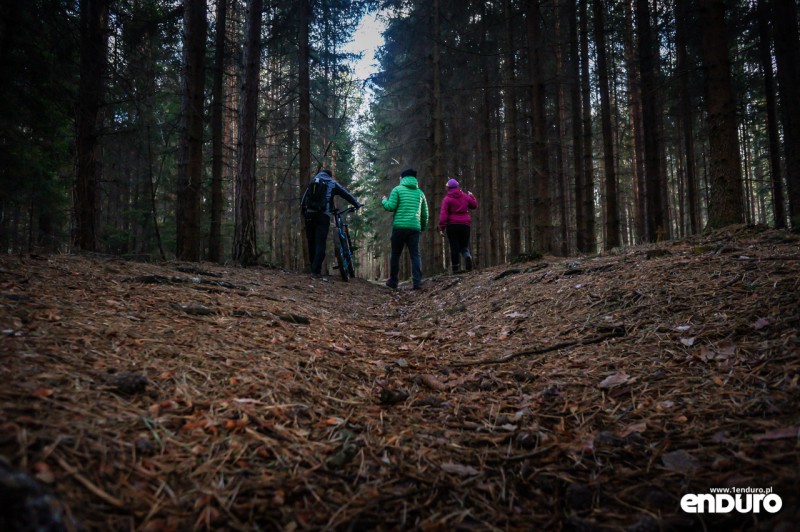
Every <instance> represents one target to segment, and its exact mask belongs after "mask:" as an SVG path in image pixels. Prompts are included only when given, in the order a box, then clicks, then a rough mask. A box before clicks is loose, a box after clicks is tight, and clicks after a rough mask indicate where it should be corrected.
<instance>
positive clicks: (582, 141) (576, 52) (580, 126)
mask: <svg viewBox="0 0 800 532" xmlns="http://www.w3.org/2000/svg"><path fill="white" fill-rule="evenodd" d="M578 3H579V4H580V9H579V14H578V13H576V12H575V2H574V0H570V9H569V20H570V51H571V55H572V58H571V62H570V73H571V76H572V82H571V83H572V85H571V94H572V143H573V145H574V153H573V157H574V161H575V162H574V165H575V225H576V239H575V245H576V247H577V249H578V252H579V253H593V252H594V251H595V250H596V247H597V242H596V239H595V235H594V183H593V177H592V157H591V152H592V122H591V120H592V119H591V107H590V102H589V37H588V31H587V24H588V14H587V0H578ZM576 18H577V19H578V20H579V21H580V29H578V23H577V22H578V21H576ZM587 153H588V157H587Z"/></svg>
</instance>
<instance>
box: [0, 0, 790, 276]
mask: <svg viewBox="0 0 800 532" xmlns="http://www.w3.org/2000/svg"><path fill="white" fill-rule="evenodd" d="M369 12H378V13H380V14H381V16H383V17H385V20H386V24H387V26H386V28H387V29H386V33H385V39H386V42H385V45H384V46H383V47H382V48H381V50H380V52H379V64H380V71H379V72H378V73H377V74H375V75H374V76H373V77H371V78H370V79H368V80H361V79H355V78H354V74H353V71H352V66H351V65H352V63H351V61H350V60H351V59H352V57H349V56H348V55H347V54H346V53H344V51H343V49H344V44H345V43H347V42H348V41H349V40H350V38H351V36H352V34H353V31H354V30H355V28H356V26H357V24H358V22H359V20H360V19H361V17H362V16H363V15H364V14H365V13H369ZM798 12H800V7H799V5H798V2H797V1H796V0H730V1H723V0H667V1H657V2H653V1H649V0H621V1H613V2H612V1H605V0H591V1H589V0H577V1H576V0H484V1H469V0H405V1H403V0H385V1H376V0H371V1H368V0H362V1H359V0H352V1H349V0H247V1H244V0H210V1H207V0H184V1H183V2H180V1H170V0H78V1H75V0H72V1H70V0H28V1H26V2H15V1H10V2H3V3H2V5H0V76H2V79H1V80H0V246H2V251H3V252H5V253H21V252H74V251H88V252H100V253H110V254H117V255H124V256H133V257H138V258H145V259H152V260H164V259H172V258H177V259H179V260H186V261H203V260H207V261H214V262H225V261H234V262H238V263H240V264H242V265H252V264H269V265H272V266H275V267H281V268H286V269H290V270H303V269H304V268H305V267H306V264H307V259H306V257H305V255H306V254H307V251H306V246H305V245H304V242H303V238H304V236H303V231H302V217H301V214H300V209H299V204H298V202H299V198H300V196H301V194H302V191H303V189H304V187H305V185H306V183H307V182H308V180H309V179H310V177H311V176H312V175H313V174H314V173H315V172H316V171H317V170H318V169H319V168H321V167H328V168H330V169H332V170H333V173H334V175H335V176H336V177H337V179H338V180H339V181H341V182H342V183H343V184H345V185H346V186H347V187H349V188H350V189H351V190H352V191H353V192H354V193H355V194H356V195H357V196H358V197H359V199H361V201H363V202H365V203H366V208H365V209H363V210H362V211H361V212H360V213H359V214H358V215H357V216H354V217H353V219H352V226H351V227H352V229H353V233H354V239H355V241H356V242H357V244H358V245H359V246H360V248H359V251H358V259H359V272H360V274H361V275H363V276H365V277H370V278H378V277H382V276H385V275H386V260H387V258H388V239H389V232H390V226H391V215H389V214H388V213H385V212H383V210H382V209H381V208H380V203H379V198H380V197H381V196H382V195H383V194H386V193H388V192H389V190H391V188H392V187H393V186H395V185H396V184H397V183H398V179H399V175H400V171H401V170H402V169H403V168H404V167H407V166H412V167H415V168H416V169H417V170H418V172H419V179H420V185H421V188H422V189H423V190H424V191H425V193H426V194H427V196H428V201H429V204H430V206H431V212H432V219H431V225H435V223H436V218H437V216H438V209H439V205H440V203H441V199H442V197H443V195H444V184H445V182H446V181H447V179H449V178H456V179H458V180H459V181H460V182H461V183H462V185H463V186H464V188H465V189H467V190H470V191H473V192H474V193H475V195H476V196H477V197H478V200H479V202H480V208H479V209H478V211H477V212H476V213H475V216H474V219H473V238H472V241H473V242H472V245H473V251H474V254H475V256H476V260H477V261H478V264H479V265H481V266H487V265H493V264H500V263H504V262H511V261H514V260H518V259H519V258H530V257H533V256H536V255H538V254H554V255H559V256H575V255H578V254H588V253H595V252H598V251H608V250H612V249H613V248H616V247H620V246H626V245H633V244H638V243H642V242H655V241H659V240H665V239H671V238H682V237H685V236H687V235H691V234H695V233H698V232H701V231H704V230H707V229H714V228H718V227H722V226H725V225H729V224H739V223H749V224H768V225H770V226H774V227H777V228H784V227H789V228H793V229H795V230H797V229H800V97H798V95H799V94H800V39H799V38H798ZM368 89H369V90H370V91H372V92H373V94H374V97H373V98H372V99H370V100H367V99H366V98H367V94H368ZM367 104H368V105H367ZM445 247H446V243H445V242H444V241H443V240H442V238H441V237H440V236H439V235H438V233H437V232H436V231H435V230H432V229H431V230H428V231H427V232H426V233H425V234H424V236H423V240H422V252H423V260H424V268H425V273H426V274H432V273H436V272H440V271H444V270H445V268H446V261H447V258H446V255H447V253H446V252H445ZM331 255H332V253H331Z"/></svg>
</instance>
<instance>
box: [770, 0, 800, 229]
mask: <svg viewBox="0 0 800 532" xmlns="http://www.w3.org/2000/svg"><path fill="white" fill-rule="evenodd" d="M774 2H775V3H774V4H773V6H774V17H773V20H775V60H776V63H777V66H778V84H779V85H780V95H781V108H782V113H781V117H782V119H783V135H784V153H785V154H786V188H787V193H788V196H789V219H790V223H791V226H792V229H794V230H800V97H798V94H800V50H799V49H798V48H800V39H798V28H797V2H796V0H774Z"/></svg>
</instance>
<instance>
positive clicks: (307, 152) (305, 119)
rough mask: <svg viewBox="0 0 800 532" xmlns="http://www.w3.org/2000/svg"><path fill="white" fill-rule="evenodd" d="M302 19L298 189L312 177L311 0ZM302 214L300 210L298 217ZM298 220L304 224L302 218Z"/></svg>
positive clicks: (306, 1)
mask: <svg viewBox="0 0 800 532" xmlns="http://www.w3.org/2000/svg"><path fill="white" fill-rule="evenodd" d="M299 2H300V20H299V36H298V39H299V51H298V58H297V65H298V70H297V77H298V91H299V93H300V94H299V97H298V103H299V106H300V107H299V109H298V114H299V116H298V122H297V136H298V140H299V142H300V152H299V156H298V157H299V163H300V173H299V175H298V190H299V191H301V193H302V191H303V190H305V187H306V184H307V183H308V180H309V179H311V77H310V73H309V59H310V53H309V41H308V39H309V37H308V33H309V27H310V26H311V0H299ZM301 215H302V214H301V213H300V212H299V211H298V217H299V216H301ZM298 221H299V222H300V223H301V224H302V222H303V221H302V220H299V218H298ZM301 233H302V236H301V239H302V245H301V246H300V247H301V248H302V251H301V253H302V254H303V264H310V263H311V258H310V257H309V256H308V244H307V240H306V234H305V231H301Z"/></svg>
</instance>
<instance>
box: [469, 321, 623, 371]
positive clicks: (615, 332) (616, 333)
mask: <svg viewBox="0 0 800 532" xmlns="http://www.w3.org/2000/svg"><path fill="white" fill-rule="evenodd" d="M620 336H625V329H624V328H623V327H615V328H614V329H612V330H611V331H609V332H607V333H605V334H599V335H597V336H592V337H591V338H586V339H580V340H574V341H571V342H560V343H557V344H553V345H549V346H547V347H540V348H537V349H525V350H524V351H517V352H516V353H511V354H510V355H506V356H504V357H502V358H493V359H489V360H476V361H474V362H459V363H456V364H453V366H456V367H466V366H481V365H485V364H503V363H505V362H508V361H510V360H514V359H515V358H519V357H524V356H528V355H541V354H544V353H549V352H551V351H558V350H559V349H567V348H569V347H576V346H579V345H591V344H599V343H600V342H602V341H604V340H608V339H609V338H618V337H620Z"/></svg>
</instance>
